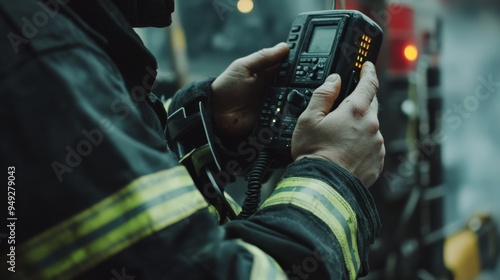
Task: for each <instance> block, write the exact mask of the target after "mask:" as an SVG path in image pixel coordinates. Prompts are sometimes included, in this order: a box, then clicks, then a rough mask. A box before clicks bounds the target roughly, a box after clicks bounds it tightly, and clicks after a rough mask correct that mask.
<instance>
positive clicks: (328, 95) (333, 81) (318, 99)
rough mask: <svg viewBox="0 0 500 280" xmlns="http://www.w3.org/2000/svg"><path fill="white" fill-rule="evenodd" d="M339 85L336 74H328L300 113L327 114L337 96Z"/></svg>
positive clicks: (339, 81) (338, 78) (311, 114)
mask: <svg viewBox="0 0 500 280" xmlns="http://www.w3.org/2000/svg"><path fill="white" fill-rule="evenodd" d="M340 86H341V80H340V76H339V75H338V74H333V75H330V76H328V78H326V80H325V83H323V84H322V85H321V86H320V87H319V88H317V89H316V90H315V91H314V93H313V95H312V97H311V101H309V105H308V106H307V109H306V110H305V111H304V113H302V114H310V116H315V115H318V114H321V116H323V117H324V116H326V115H328V114H329V113H330V111H331V110H332V107H333V103H335V100H337V97H338V96H339V93H340Z"/></svg>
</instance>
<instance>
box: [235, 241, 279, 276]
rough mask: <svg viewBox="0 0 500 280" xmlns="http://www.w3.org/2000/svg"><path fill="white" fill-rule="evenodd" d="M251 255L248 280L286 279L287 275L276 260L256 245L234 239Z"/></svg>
mask: <svg viewBox="0 0 500 280" xmlns="http://www.w3.org/2000/svg"><path fill="white" fill-rule="evenodd" d="M236 242H237V243H238V244H239V245H241V246H242V247H244V248H245V249H246V250H247V251H248V252H250V253H251V254H252V256H253V265H252V272H251V275H250V280H267V279H269V280H282V279H283V280H286V279H288V277H287V276H286V274H285V272H284V271H283V270H282V269H281V267H280V266H279V265H278V263H276V261H275V260H274V259H273V258H271V257H270V256H269V255H268V254H266V253H264V252H263V251H262V250H261V249H259V248H258V247H256V246H254V245H252V244H249V243H246V242H244V241H243V240H240V239H239V240H237V241H236Z"/></svg>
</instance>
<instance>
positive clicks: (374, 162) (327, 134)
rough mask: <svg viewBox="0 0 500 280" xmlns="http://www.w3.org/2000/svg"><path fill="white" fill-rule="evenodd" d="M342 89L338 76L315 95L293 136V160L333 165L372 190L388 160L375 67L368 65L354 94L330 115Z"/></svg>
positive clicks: (366, 64) (327, 82)
mask: <svg viewBox="0 0 500 280" xmlns="http://www.w3.org/2000/svg"><path fill="white" fill-rule="evenodd" d="M340 85H341V81H340V77H339V76H338V75H336V74H334V75H331V76H329V77H328V79H327V80H326V82H325V83H324V84H323V85H321V86H320V87H319V88H318V89H316V91H314V93H313V96H312V99H311V101H310V103H309V105H308V107H307V109H306V110H305V111H304V112H303V113H302V114H301V116H300V117H299V120H298V123H297V126H296V128H295V131H294V133H293V138H292V156H293V158H294V159H295V160H300V159H301V158H303V157H318V158H323V159H326V160H329V161H332V162H334V163H337V164H338V165H340V166H342V167H344V168H345V169H346V170H348V171H349V172H351V173H352V174H353V175H354V176H356V177H357V178H359V179H360V180H361V182H363V184H364V185H365V186H366V187H370V186H371V185H372V184H373V183H374V182H375V180H376V179H377V178H378V176H379V175H380V172H381V171H382V168H383V165H384V156H385V147H384V138H383V137H382V134H381V133H380V130H379V121H378V116H377V114H378V101H377V98H376V96H375V94H376V92H377V90H378V79H377V75H376V73H375V67H374V66H373V64H372V63H369V62H367V63H365V65H364V66H363V69H362V72H361V79H360V82H359V84H358V86H357V87H356V89H355V90H354V92H353V93H352V94H351V95H349V96H348V97H347V98H346V99H345V100H344V101H343V102H342V103H341V104H340V105H339V106H338V107H337V108H336V109H335V110H334V111H332V112H330V109H331V108H332V106H333V103H334V101H335V99H337V97H338V95H339V91H340Z"/></svg>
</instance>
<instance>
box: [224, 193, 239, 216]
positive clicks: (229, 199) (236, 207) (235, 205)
mask: <svg viewBox="0 0 500 280" xmlns="http://www.w3.org/2000/svg"><path fill="white" fill-rule="evenodd" d="M224 196H225V197H226V199H227V202H229V205H230V206H231V208H232V209H233V211H234V213H235V214H236V215H238V214H239V213H240V212H241V205H240V204H239V203H238V202H236V200H234V199H233V197H232V196H230V195H229V194H228V193H224Z"/></svg>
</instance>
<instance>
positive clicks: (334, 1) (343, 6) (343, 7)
mask: <svg viewBox="0 0 500 280" xmlns="http://www.w3.org/2000/svg"><path fill="white" fill-rule="evenodd" d="M336 8H337V0H333V7H332V10H335V9H336ZM340 9H341V10H345V0H340Z"/></svg>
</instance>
